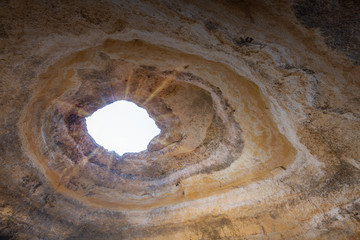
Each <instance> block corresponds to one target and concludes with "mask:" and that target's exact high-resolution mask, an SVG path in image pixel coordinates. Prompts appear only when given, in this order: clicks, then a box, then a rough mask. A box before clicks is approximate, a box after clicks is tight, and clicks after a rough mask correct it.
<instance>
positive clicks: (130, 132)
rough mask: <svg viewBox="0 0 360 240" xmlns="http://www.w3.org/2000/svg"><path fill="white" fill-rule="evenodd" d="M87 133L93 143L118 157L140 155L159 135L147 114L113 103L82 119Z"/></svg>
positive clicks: (135, 107)
mask: <svg viewBox="0 0 360 240" xmlns="http://www.w3.org/2000/svg"><path fill="white" fill-rule="evenodd" d="M86 126H87V130H88V133H89V134H90V136H91V137H92V138H93V139H94V140H95V142H96V143H97V144H99V145H101V146H103V147H104V148H106V149H107V150H109V151H115V152H116V153H117V154H119V155H122V154H124V153H126V152H140V151H144V150H146V149H147V145H148V144H149V142H150V141H151V139H153V138H154V137H155V136H157V135H158V134H159V133H160V129H159V128H158V127H157V126H156V124H155V121H154V120H153V119H152V118H150V116H149V114H148V113H147V111H146V110H145V109H143V108H141V107H139V106H137V105H136V104H134V103H132V102H129V101H124V100H122V101H116V102H114V103H111V104H109V105H107V106H105V107H103V108H101V109H99V110H97V111H96V112H94V113H93V114H92V115H91V116H89V117H87V118H86Z"/></svg>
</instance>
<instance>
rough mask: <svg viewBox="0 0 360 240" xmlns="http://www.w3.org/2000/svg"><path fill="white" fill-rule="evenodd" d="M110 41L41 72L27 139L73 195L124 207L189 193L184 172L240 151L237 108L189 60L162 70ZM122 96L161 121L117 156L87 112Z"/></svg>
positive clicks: (226, 161)
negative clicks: (99, 140) (147, 137)
mask: <svg viewBox="0 0 360 240" xmlns="http://www.w3.org/2000/svg"><path fill="white" fill-rule="evenodd" d="M110 43H111V44H109V42H107V43H105V45H104V46H101V47H98V48H97V49H89V50H85V51H83V52H80V53H75V54H74V55H72V56H69V57H67V58H65V59H64V60H62V62H61V61H60V62H58V63H56V64H55V65H56V67H57V68H59V66H60V70H57V71H56V72H55V73H52V68H49V70H48V72H47V73H44V74H43V75H42V78H43V81H42V82H43V84H42V86H41V88H40V89H41V90H40V92H39V93H37V94H36V95H35V96H34V97H33V101H31V102H30V103H29V105H28V108H27V114H28V115H26V112H25V115H24V116H25V117H26V118H31V119H32V120H31V123H32V124H31V126H28V127H31V130H30V132H32V133H33V135H32V136H29V137H31V138H32V140H29V139H28V141H27V142H34V140H35V139H36V140H35V142H36V146H32V147H31V149H32V151H33V153H34V155H36V161H37V162H38V163H39V164H40V166H41V167H42V168H44V170H45V173H46V174H47V175H48V177H49V179H52V181H54V183H56V184H57V185H58V186H61V188H62V189H63V191H64V192H67V193H68V194H70V195H72V196H73V197H76V196H77V198H78V197H79V196H81V198H85V199H87V200H88V201H90V202H98V201H101V202H106V203H108V204H115V205H116V206H122V207H124V206H125V207H126V206H128V207H129V206H151V205H153V204H156V202H159V199H161V201H166V202H174V201H175V202H179V201H183V200H184V199H186V195H189V194H188V193H187V191H186V188H184V187H183V185H182V183H183V182H184V181H186V179H190V178H191V177H192V176H195V175H204V174H205V175H206V174H211V173H214V172H217V171H221V170H225V169H227V168H228V167H229V166H231V164H232V163H233V162H234V161H236V160H238V159H239V158H240V156H241V152H242V149H243V140H242V137H241V124H239V123H238V122H236V120H235V118H234V112H235V109H233V108H232V107H231V106H230V105H229V103H228V101H227V100H226V98H225V97H224V96H223V94H222V91H221V89H220V88H219V87H216V86H214V85H212V84H211V82H210V81H208V80H207V79H204V78H201V77H199V76H196V75H195V74H194V73H191V72H189V71H186V70H185V69H186V68H187V67H188V66H184V67H183V68H182V69H181V68H179V67H176V68H165V69H160V68H159V67H158V66H155V65H144V64H141V62H140V63H139V62H136V61H135V62H134V61H133V60H132V59H130V60H128V59H124V58H122V57H114V56H111V55H114V53H113V52H112V50H113V48H110V47H108V48H107V47H106V46H107V45H106V44H108V45H113V44H114V43H113V42H111V41H110ZM135 43H136V42H135ZM121 44H122V45H125V46H126V45H131V44H133V45H134V43H121ZM113 46H114V45H113ZM115 46H117V45H115ZM134 46H137V45H136V44H135V45H134ZM109 50H110V51H109ZM118 51H119V50H118ZM157 51H158V50H157ZM119 52H120V53H121V54H124V53H123V52H122V51H119ZM119 52H118V53H119ZM155 52H156V50H155ZM157 53H159V52H157ZM139 54H140V55H141V54H142V53H141V52H140V53H139ZM82 55H87V56H90V55H91V56H92V59H93V63H91V64H84V63H82V62H81V58H80V61H79V62H77V61H76V60H78V57H79V56H82ZM134 55H135V56H136V54H134ZM55 65H54V66H55ZM162 68H163V67H162ZM60 72H61V78H62V79H61V80H60V79H58V78H59V73H60ZM51 74H57V75H51ZM54 79H56V80H54ZM58 81H60V82H61V87H59V88H57V84H59V83H58ZM43 91H46V95H43V94H42V92H43ZM121 99H126V100H130V101H133V102H135V103H136V104H138V105H139V106H142V107H144V108H146V109H147V110H148V112H149V114H150V115H151V116H152V117H153V118H154V120H155V121H156V123H157V124H158V126H159V127H160V128H161V133H160V135H159V136H158V137H156V138H155V139H153V140H152V142H151V143H150V144H149V146H148V150H147V151H143V152H140V153H127V154H124V155H123V156H119V155H117V154H116V153H114V152H108V151H106V150H105V149H104V148H102V147H101V146H98V145H97V144H96V143H95V142H94V140H93V139H92V138H91V137H90V136H89V135H88V133H87V131H86V125H85V117H87V116H89V115H91V114H92V113H93V112H94V111H96V110H97V109H99V108H101V107H103V106H105V105H107V104H109V103H111V102H114V101H117V100H121ZM30 110H31V111H30ZM30 113H31V114H30ZM26 131H27V132H29V129H27V130H26ZM25 135H26V134H25ZM34 149H35V151H34ZM39 160H40V161H39ZM257 164H259V163H257ZM257 164H256V163H255V165H257ZM211 185H212V184H210V186H211ZM204 189H206V188H204ZM218 190H219V189H218V188H215V189H212V188H209V189H207V191H208V193H209V192H213V191H218ZM190 196H191V195H190ZM201 196H202V194H201V193H200V194H195V195H192V197H193V198H198V197H201Z"/></svg>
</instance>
